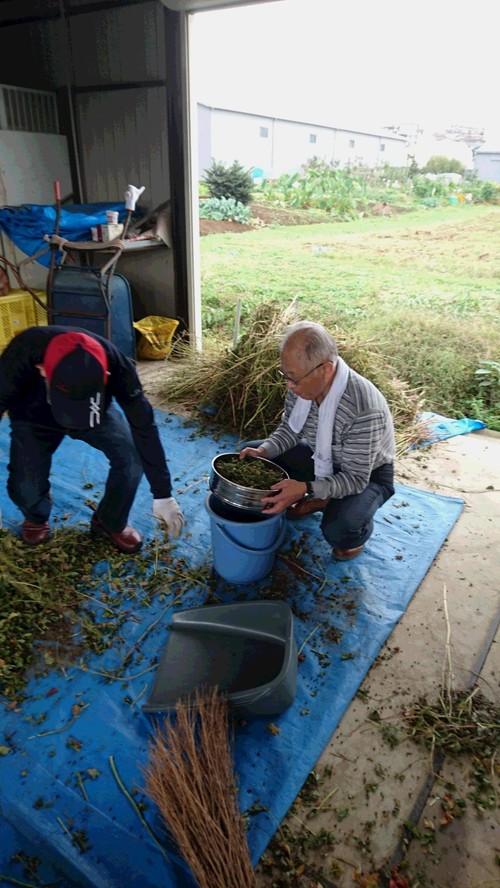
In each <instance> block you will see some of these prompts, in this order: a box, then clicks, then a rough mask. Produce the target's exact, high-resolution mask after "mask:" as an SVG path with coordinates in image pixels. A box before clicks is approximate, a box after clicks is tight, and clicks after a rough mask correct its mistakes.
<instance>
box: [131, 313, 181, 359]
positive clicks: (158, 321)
mask: <svg viewBox="0 0 500 888" xmlns="http://www.w3.org/2000/svg"><path fill="white" fill-rule="evenodd" d="M178 326H179V321H176V320H174V319H173V318H161V317H159V316H158V315H148V317H146V318H142V320H140V321H135V322H134V327H135V329H136V330H138V331H139V333H140V334H141V337H140V339H139V343H138V345H137V357H138V358H139V359H142V360H146V361H162V360H164V359H165V358H168V356H169V354H170V352H171V351H172V337H173V335H174V333H175V331H176V330H177V327H178Z"/></svg>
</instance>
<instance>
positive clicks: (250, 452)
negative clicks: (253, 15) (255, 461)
mask: <svg viewBox="0 0 500 888" xmlns="http://www.w3.org/2000/svg"><path fill="white" fill-rule="evenodd" d="M247 456H260V457H261V459H267V455H266V451H265V450H264V448H263V447H244V448H243V450H240V459H246V458H247Z"/></svg>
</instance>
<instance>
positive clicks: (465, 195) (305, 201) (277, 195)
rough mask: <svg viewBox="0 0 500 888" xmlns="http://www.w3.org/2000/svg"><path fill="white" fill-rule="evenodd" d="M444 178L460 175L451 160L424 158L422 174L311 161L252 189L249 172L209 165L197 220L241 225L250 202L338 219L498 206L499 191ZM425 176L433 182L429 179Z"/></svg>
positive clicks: (468, 179) (412, 169)
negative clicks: (461, 205) (456, 205)
mask: <svg viewBox="0 0 500 888" xmlns="http://www.w3.org/2000/svg"><path fill="white" fill-rule="evenodd" d="M446 172H448V173H449V172H451V173H459V174H461V173H464V172H465V171H464V170H463V167H462V166H461V165H460V163H459V162H458V161H456V160H454V159H453V158H449V159H447V158H440V157H439V156H436V157H435V158H430V160H429V161H428V163H427V164H426V166H425V167H424V168H422V169H419V168H418V167H417V165H416V164H415V163H414V162H413V163H412V164H410V165H409V166H408V167H390V166H388V165H385V166H383V167H380V168H377V169H370V168H368V167H345V168H340V167H339V166H338V165H337V164H333V163H326V162H325V161H321V160H318V159H317V158H313V159H312V160H311V161H310V162H309V163H308V164H307V166H306V167H304V168H303V170H301V171H300V172H296V173H291V174H288V173H287V174H284V175H282V176H279V178H278V179H274V180H270V179H268V180H264V181H263V182H262V183H260V184H259V185H255V184H254V181H253V178H252V174H251V171H250V170H247V169H245V168H244V167H243V166H242V165H241V164H240V163H238V161H236V160H235V161H234V162H233V163H232V164H231V165H226V164H224V163H222V162H217V161H213V162H212V164H211V166H210V167H209V168H208V169H207V170H206V171H205V174H204V177H203V180H202V183H201V186H202V187H201V190H202V192H203V193H204V194H207V195H208V196H209V198H210V200H209V201H203V203H202V206H201V212H200V215H202V216H203V217H204V218H208V219H233V220H235V221H239V222H247V221H249V214H247V213H245V207H247V206H248V204H249V203H250V202H251V201H252V200H254V201H256V202H263V203H269V204H272V205H274V206H279V207H291V208H294V209H301V210H307V209H314V210H321V211H323V212H325V213H328V214H329V215H331V216H332V217H334V218H340V219H353V218H356V217H359V216H360V215H362V214H363V213H364V212H366V211H367V210H368V209H369V208H370V205H372V204H373V203H387V204H398V205H403V206H404V205H406V206H429V207H435V206H439V205H440V204H444V203H446V202H448V200H449V199H450V197H451V198H453V196H454V195H457V194H458V195H459V199H460V200H467V201H469V202H479V203H500V185H497V184H496V183H494V182H481V181H479V179H477V177H475V176H473V175H467V174H465V175H464V176H463V179H462V181H461V182H459V183H454V182H449V181H447V180H446V178H445V177H444V176H442V177H441V178H439V176H440V174H444V173H446ZM428 173H433V174H434V176H436V175H437V176H438V178H434V177H432V178H429V177H428V176H427V174H428ZM457 199H458V197H457ZM227 201H232V203H227Z"/></svg>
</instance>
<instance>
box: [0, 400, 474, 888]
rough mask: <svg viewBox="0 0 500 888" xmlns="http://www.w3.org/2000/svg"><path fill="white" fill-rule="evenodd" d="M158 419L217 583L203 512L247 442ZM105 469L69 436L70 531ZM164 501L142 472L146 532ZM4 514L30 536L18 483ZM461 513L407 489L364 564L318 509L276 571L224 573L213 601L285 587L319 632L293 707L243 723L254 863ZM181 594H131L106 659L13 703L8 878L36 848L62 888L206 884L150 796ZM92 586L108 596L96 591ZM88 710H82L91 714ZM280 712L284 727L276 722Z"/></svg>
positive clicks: (59, 496)
mask: <svg viewBox="0 0 500 888" xmlns="http://www.w3.org/2000/svg"><path fill="white" fill-rule="evenodd" d="M156 416H157V421H158V425H159V428H160V434H161V437H162V440H163V442H164V445H165V449H166V452H167V454H168V456H169V461H170V468H171V472H172V477H173V479H174V495H176V496H177V498H178V499H179V501H180V502H181V503H182V506H183V510H184V513H185V516H186V525H185V530H184V534H183V536H182V537H181V538H180V540H179V541H178V542H177V543H176V544H175V547H174V552H175V556H176V557H177V558H184V559H185V561H186V563H187V564H188V565H190V566H191V567H196V566H200V567H202V566H203V565H206V566H207V567H208V569H209V570H208V572H207V577H210V566H211V552H210V546H211V540H210V522H209V519H208V515H207V512H206V509H205V507H204V502H205V498H206V496H207V478H208V474H209V471H210V465H211V461H212V459H213V457H214V456H216V455H217V454H219V453H223V452H227V451H232V450H234V449H235V439H234V438H232V437H230V436H222V437H221V436H218V437H217V438H214V437H212V436H211V435H210V434H209V433H207V432H206V430H204V429H203V428H200V427H199V426H197V425H194V424H188V423H186V422H185V421H184V420H182V419H180V418H178V417H176V416H172V415H169V414H166V413H163V412H161V411H156ZM7 462H8V421H7V420H6V419H4V420H3V421H2V423H1V424H0V466H1V469H2V478H5V476H6V464H7ZM106 473H107V464H106V460H105V458H104V457H103V456H102V454H100V453H97V452H96V451H94V450H92V449H91V448H89V447H87V446H85V445H84V444H82V443H81V442H74V441H71V440H70V439H65V440H64V441H63V443H62V445H61V447H60V448H59V450H58V451H57V453H56V455H55V457H54V462H53V472H52V491H53V495H54V512H53V523H54V526H55V527H56V528H57V527H61V526H66V525H68V524H70V525H72V526H80V527H81V528H82V529H83V530H86V529H87V528H88V522H89V518H90V511H89V507H88V505H86V504H85V499H86V497H87V496H88V495H89V494H88V491H87V490H84V489H83V485H84V484H85V483H88V482H89V481H90V482H91V483H92V484H93V485H94V488H93V490H92V496H93V498H94V499H96V498H98V496H99V492H100V491H102V488H103V483H104V481H105V478H106ZM151 506H152V501H151V494H150V491H149V489H148V486H147V484H146V482H145V481H144V480H143V481H142V482H141V486H140V488H139V491H138V495H137V497H136V501H135V503H134V506H133V510H132V513H131V516H130V517H131V522H132V523H133V524H134V525H135V526H136V527H138V528H139V529H140V530H141V531H142V532H143V533H144V535H145V537H146V539H152V538H154V535H155V533H157V532H158V531H157V528H156V526H155V521H154V519H153V518H152V516H151ZM0 508H1V509H2V512H3V523H4V527H7V528H9V529H12V531H13V532H16V531H17V529H18V527H19V524H20V521H21V516H20V515H19V512H18V511H17V510H16V508H15V507H14V506H13V505H12V503H11V502H10V500H9V499H8V497H7V495H6V492H5V488H4V486H2V489H1V490H0ZM461 508H462V500H459V499H456V498H452V497H445V496H439V495H436V494H431V493H427V492H423V491H421V490H417V489H413V488H411V487H406V486H402V485H398V486H397V491H396V494H395V496H394V497H393V498H392V499H391V500H390V501H389V502H388V503H386V504H385V505H384V507H383V508H382V509H381V510H380V511H379V512H378V514H377V516H376V521H375V531H374V534H373V536H372V538H371V539H370V541H369V543H368V544H367V546H366V549H365V551H364V552H363V554H362V555H361V556H360V557H359V558H358V559H357V560H356V561H353V562H350V563H344V564H339V563H334V562H333V561H332V560H331V557H330V549H329V547H328V545H327V544H326V542H325V541H324V540H323V538H322V536H321V534H320V531H319V520H320V516H319V515H318V514H316V515H312V516H309V517H307V518H305V519H302V520H300V521H296V522H293V523H292V522H288V524H287V530H286V536H285V541H284V543H283V546H282V548H281V550H280V552H279V556H278V557H277V559H276V561H275V565H274V568H273V571H272V573H271V575H270V576H269V577H268V578H267V579H266V580H263V581H261V582H260V583H255V584H252V585H249V586H242V585H239V586H230V585H229V584H227V583H224V582H223V581H217V580H216V579H214V578H213V577H212V582H213V583H215V584H216V585H215V586H214V587H213V588H212V589H211V592H212V595H213V593H214V589H215V593H216V594H217V595H218V596H219V597H220V599H221V600H224V601H234V600H241V599H242V598H256V597H261V598H266V597H272V595H273V589H277V588H278V587H279V588H280V589H281V590H283V589H284V590H285V594H286V596H287V598H286V600H288V602H289V604H290V605H291V607H292V609H293V610H294V613H295V619H294V632H295V637H296V641H297V645H298V646H299V648H300V646H301V645H302V644H303V643H304V642H305V645H304V648H303V654H304V655H305V657H304V659H303V660H301V662H300V664H299V678H298V689H297V694H296V698H295V701H294V703H293V704H292V706H291V707H290V708H289V709H288V710H287V711H286V712H285V713H283V714H281V715H276V716H273V717H272V718H269V717H256V718H251V719H248V720H247V722H246V724H239V723H237V725H236V728H235V745H234V755H235V768H236V772H237V775H238V781H239V792H240V805H241V808H242V810H244V811H247V810H248V809H252V808H254V809H255V810H257V809H258V813H254V814H252V815H251V816H250V826H249V832H248V841H249V847H250V851H251V856H252V860H253V861H254V863H256V862H257V860H258V859H259V857H260V856H261V854H262V852H263V851H264V849H265V847H266V845H267V844H268V842H269V840H270V839H271V837H272V835H273V834H274V832H275V831H276V828H277V826H278V825H279V823H280V821H281V820H282V819H283V817H284V815H285V814H286V812H287V810H288V809H289V807H290V805H291V804H292V802H293V800H294V799H295V797H296V795H297V793H298V791H299V790H300V788H301V786H302V784H303V782H304V780H305V779H306V777H307V775H308V773H309V772H310V771H311V769H312V768H313V767H314V766H315V764H316V762H317V760H318V758H319V756H320V754H321V752H322V751H323V749H324V748H325V746H326V744H327V743H328V741H329V739H330V737H331V736H332V734H333V732H334V730H335V728H336V727H337V725H338V724H339V721H340V719H341V718H342V715H343V713H344V712H345V710H346V709H347V707H348V706H349V704H350V702H351V701H352V699H353V697H354V695H355V693H356V691H357V689H358V688H359V686H360V684H361V682H362V680H363V678H364V676H365V675H366V673H367V672H368V670H369V669H370V666H371V665H372V663H373V661H374V659H375V657H376V655H377V653H378V651H379V650H380V647H381V646H382V645H383V643H384V642H385V641H386V640H387V638H388V637H389V635H390V633H391V630H392V629H393V627H394V626H395V625H396V623H397V622H398V620H399V619H400V618H401V616H402V615H403V614H404V612H405V609H406V607H407V606H408V603H409V602H410V600H411V598H412V596H413V594H414V593H415V591H416V589H417V588H418V586H419V584H420V582H421V580H422V578H423V577H424V575H425V574H426V572H427V570H428V569H429V566H430V565H431V563H432V561H433V559H434V558H435V556H436V554H437V552H438V551H439V549H440V547H441V545H442V544H443V542H444V540H445V539H446V537H447V535H448V534H449V532H450V530H451V528H452V527H453V525H454V523H455V522H456V520H457V518H458V516H459V514H460V511H461ZM299 541H300V545H298V544H299ZM293 546H295V547H296V549H297V548H298V549H300V550H301V554H300V565H301V566H302V567H303V569H304V572H303V573H301V572H300V571H297V570H294V571H292V570H291V569H290V567H289V565H287V562H286V558H287V553H288V555H290V551H291V548H292V547H293ZM152 551H153V552H154V550H152ZM295 551H296V550H295ZM124 558H125V556H124ZM151 560H152V562H153V561H154V554H152V555H151ZM97 570H98V571H100V572H101V575H102V583H103V592H105V590H106V584H107V583H108V582H110V577H109V575H108V571H107V564H105V563H101V564H99V565H98V566H97ZM174 594H175V593H174V592H171V591H169V590H168V591H167V594H166V595H165V596H162V595H156V596H155V597H154V598H153V599H152V600H151V602H150V603H149V604H148V606H147V607H146V606H145V605H144V602H142V603H141V596H140V592H138V594H137V597H136V598H135V599H134V600H132V598H127V600H123V602H122V603H121V604H120V605H119V607H121V608H122V609H123V616H124V623H123V626H122V628H121V632H120V638H119V639H117V640H116V641H115V642H114V644H113V646H112V647H111V648H110V649H109V650H107V651H106V653H104V654H103V655H101V656H98V655H86V656H85V658H84V661H79V660H78V661H77V662H76V663H75V664H74V665H72V666H68V667H66V669H65V671H64V672H57V671H56V670H52V671H50V672H49V673H48V674H46V675H45V676H43V677H33V678H31V679H30V682H29V685H28V688H27V699H26V701H25V702H23V703H22V704H21V705H19V706H18V707H15V708H10V709H9V708H7V707H5V706H4V707H3V708H2V710H1V714H0V747H4V750H3V752H4V754H3V755H2V756H0V812H1V815H2V816H1V819H0V837H1V841H0V873H1V874H3V875H4V876H10V877H11V878H17V879H22V878H23V870H22V867H21V865H20V864H19V863H15V862H13V861H12V859H11V857H12V854H14V853H15V852H18V851H23V852H24V853H26V854H37V855H38V857H40V858H41V859H42V861H43V864H42V868H41V869H40V872H39V876H40V878H42V880H44V881H45V882H48V881H49V880H50V881H51V884H54V885H58V886H73V885H78V886H98V888H114V886H116V888H123V886H124V885H126V886H127V888H158V886H159V885H161V886H162V888H187V886H191V885H192V881H191V878H190V876H189V875H188V873H187V872H186V869H185V866H184V864H183V862H182V861H181V860H180V858H179V857H177V856H176V854H175V851H172V849H171V846H170V845H169V844H168V840H167V839H166V838H165V833H164V830H163V828H162V824H161V822H160V818H159V815H158V812H157V811H156V808H155V806H154V805H152V804H151V803H150V802H148V800H147V799H146V798H145V796H144V795H143V794H142V788H143V787H144V778H143V771H142V768H143V766H144V765H145V763H146V762H147V759H148V741H149V739H150V736H151V731H152V725H151V721H150V720H149V719H148V717H147V716H146V715H145V713H144V712H143V711H142V709H141V703H142V702H144V700H145V699H146V698H147V696H148V690H149V688H150V687H151V684H152V681H153V677H154V674H155V668H156V664H157V662H158V658H159V657H160V656H161V653H162V651H163V649H164V646H165V643H166V640H167V637H168V624H169V618H170V617H171V614H172V608H173V604H172V602H173V598H174ZM281 594H283V593H281ZM92 595H93V596H94V597H95V596H96V595H98V593H97V592H96V591H95V590H93V591H92ZM207 595H208V588H205V587H204V585H203V584H201V585H200V584H193V586H192V588H191V587H190V588H189V589H188V591H187V592H186V593H185V594H184V597H183V599H182V601H181V602H180V603H179V602H177V603H176V605H175V607H176V608H185V607H191V606H196V605H199V604H203V603H205V601H206V600H207ZM89 606H91V605H89ZM148 630H149V631H148ZM311 633H313V634H312V635H311ZM308 639H309V640H308ZM134 646H135V647H134ZM131 649H133V650H134V657H133V658H132V659H131V661H130V665H129V666H128V667H127V669H125V673H124V675H123V677H121V678H120V679H116V680H106V679H105V678H104V677H103V675H102V672H103V671H105V670H106V671H107V672H108V674H110V673H111V674H112V673H113V672H115V671H116V670H117V668H118V666H119V665H120V664H121V663H122V661H123V658H124V657H125V656H126V654H127V652H128V651H130V650H131ZM83 664H85V665H84V668H82V666H83ZM151 667H152V668H151ZM75 706H77V707H78V709H77V710H75V709H74V708H73V707H75ZM75 712H77V713H79V714H77V715H76V717H75ZM271 721H272V722H273V723H274V724H275V725H276V727H278V728H279V729H280V730H279V733H271V732H270V731H269V730H267V729H266V728H267V727H268V725H269V722H271ZM111 757H112V758H111ZM112 761H113V762H114V764H115V767H116V773H117V774H118V776H119V778H120V781H121V782H122V785H123V787H125V788H126V790H127V791H128V793H130V794H132V797H134V798H135V800H136V801H137V802H139V801H144V802H146V803H147V807H146V810H145V815H144V816H145V818H146V820H147V823H148V824H149V826H150V828H151V829H152V830H153V831H154V833H155V834H156V836H158V837H160V840H161V841H162V842H165V847H166V848H167V851H168V856H169V859H168V860H167V859H166V858H165V857H164V856H163V854H162V852H161V850H160V848H159V846H158V845H157V844H156V843H155V841H154V840H153V838H152V837H151V835H150V833H149V831H148V830H147V829H146V828H145V827H144V825H143V823H142V821H141V820H140V818H139V816H138V814H137V812H136V810H134V808H133V806H132V805H131V804H130V801H129V799H128V798H127V796H126V795H125V794H124V792H123V791H122V789H121V788H120V786H119V784H118V781H117V779H116V775H115V774H114V772H113V770H112ZM79 775H80V776H79ZM82 775H83V781H82ZM82 782H83V783H84V787H85V791H84V792H83V791H82V786H81V784H82ZM136 790H137V791H138V792H137V794H136V795H135V796H134V795H133V793H134V792H135V791H136ZM200 828H201V829H203V825H202V824H201V825H200ZM78 834H79V835H80V837H81V836H84V837H85V843H86V844H88V846H89V847H88V849H87V850H80V849H79V848H78V847H76V842H72V837H75V835H78Z"/></svg>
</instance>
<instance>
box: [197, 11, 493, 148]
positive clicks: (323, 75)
mask: <svg viewBox="0 0 500 888" xmlns="http://www.w3.org/2000/svg"><path fill="white" fill-rule="evenodd" d="M499 34H500V0H474V2H473V3H467V4H465V3H463V2H460V0H432V2H431V0H420V2H417V3H403V2H401V0H279V2H272V3H260V4H258V5H257V6H243V7H239V8H236V9H229V10H218V11H213V12H206V13H198V14H196V15H195V16H194V17H193V29H192V43H191V48H192V58H193V60H194V65H195V80H194V89H195V94H196V98H197V100H198V101H201V102H204V103H206V104H209V105H215V106H219V107H229V108H234V109H237V110H245V111H254V112H256V113H262V114H269V115H272V116H277V117H288V118H292V119H298V120H304V121H307V122H311V123H325V124H329V125H333V126H335V125H337V126H344V127H346V128H352V129H362V130H365V129H377V130H378V129H380V128H381V127H382V126H386V125H389V124H401V123H404V124H407V123H415V124H419V125H420V126H423V127H424V128H425V129H426V131H430V130H443V129H445V128H446V127H447V126H449V125H450V124H461V125H464V126H474V127H480V128H485V130H486V138H487V141H492V140H493V141H495V142H497V143H498V144H500V110H499V109H500V95H499V92H500V91H499V84H500V73H499V72H500V68H499Z"/></svg>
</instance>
